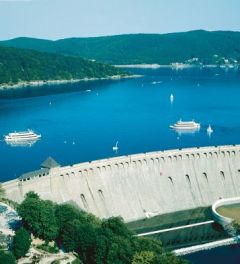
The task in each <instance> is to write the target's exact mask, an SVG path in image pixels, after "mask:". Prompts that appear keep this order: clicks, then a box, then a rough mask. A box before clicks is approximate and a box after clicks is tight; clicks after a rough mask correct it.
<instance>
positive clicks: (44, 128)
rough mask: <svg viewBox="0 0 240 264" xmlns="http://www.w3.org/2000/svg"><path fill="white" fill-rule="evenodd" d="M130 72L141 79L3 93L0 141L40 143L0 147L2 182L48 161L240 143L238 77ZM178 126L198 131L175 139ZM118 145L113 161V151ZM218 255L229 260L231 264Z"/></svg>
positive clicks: (207, 254)
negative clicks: (186, 123)
mask: <svg viewBox="0 0 240 264" xmlns="http://www.w3.org/2000/svg"><path fill="white" fill-rule="evenodd" d="M133 72H134V73H138V74H144V77H142V78H136V79H126V80H121V81H98V82H88V83H75V84H66V85H60V86H44V87H41V88H37V87H34V88H25V89H22V90H18V91H15V92H14V93H13V92H12V91H8V92H6V91H4V92H3V91H1V92H0V136H1V137H2V136H3V135H4V134H7V133H9V132H12V131H15V130H16V131H19V130H20V131H21V130H26V129H28V128H31V129H33V130H34V131H35V132H37V133H41V135H42V139H41V140H40V141H38V142H37V143H36V144H34V145H33V146H32V147H11V146H9V145H7V144H6V143H5V142H4V141H3V140H1V141H0V168H1V174H0V181H5V180H10V179H13V178H15V177H18V176H19V175H21V174H22V173H24V172H27V171H31V170H34V169H38V168H39V165H40V164H41V162H42V161H43V160H45V159H46V158H47V157H48V156H52V157H53V158H54V159H56V160H57V161H58V162H59V163H61V164H62V165H68V164H74V163H78V162H83V161H89V160H95V159H100V158H107V157H113V156H116V155H127V154H133V153H141V152H148V151H157V150H164V149H174V148H183V147H194V146H207V145H224V144H238V143H240V138H239V135H240V118H239V117H240V103H239V99H240V72H239V71H234V70H229V71H225V70H224V69H202V70H201V69H185V70H180V71H176V70H171V69H158V70H151V69H149V70H146V69H145V70H143V69H141V70H140V69H139V70H133ZM87 90H91V92H87ZM171 93H172V94H173V95H174V102H173V104H171V103H170V99H169V97H170V94H171ZM180 118H182V119H183V120H188V119H195V120H196V121H198V122H200V123H201V130H200V131H199V132H197V133H195V134H182V135H178V134H177V133H176V132H174V131H172V130H170V129H169V125H170V124H173V123H175V122H176V121H177V120H178V119H180ZM208 124H211V125H212V128H213V129H214V132H213V133H212V135H211V137H209V136H208V135H207V133H206V129H207V126H208ZM117 140H118V141H119V152H118V154H115V153H114V152H113V151H112V146H113V145H114V144H115V142H116V141H117ZM239 253H240V250H239V249H238V250H236V249H232V248H229V247H226V248H220V249H214V250H211V251H204V252H199V253H196V254H193V255H189V256H188V257H187V258H188V259H190V260H191V261H193V262H194V263H196V264H198V263H199V264H200V263H218V264H221V263H224V264H225V263H239V262H237V258H238V259H239ZM224 254H231V256H232V258H233V259H232V260H231V261H230V262H229V261H228V259H224ZM234 258H235V259H234Z"/></svg>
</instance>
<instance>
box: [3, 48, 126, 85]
mask: <svg viewBox="0 0 240 264" xmlns="http://www.w3.org/2000/svg"><path fill="white" fill-rule="evenodd" d="M119 74H122V72H121V71H120V70H118V69H116V68H114V67H112V66H109V65H106V64H101V63H96V62H91V61H88V60H84V59H81V58H79V57H70V56H63V55H58V54H50V53H42V52H37V51H33V50H24V49H17V48H7V47H0V84H15V83H18V82H21V81H25V82H28V81H38V80H43V81H48V80H70V79H83V78H102V77H108V76H113V75H119Z"/></svg>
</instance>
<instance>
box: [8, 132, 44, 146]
mask: <svg viewBox="0 0 240 264" xmlns="http://www.w3.org/2000/svg"><path fill="white" fill-rule="evenodd" d="M40 138H41V135H37V134H36V133H35V132H34V131H33V130H30V129H29V130H27V131H22V132H13V133H9V134H8V135H6V136H4V140H5V141H6V142H7V143H10V142H29V141H36V140H38V139H40Z"/></svg>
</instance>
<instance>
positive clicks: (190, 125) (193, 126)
mask: <svg viewBox="0 0 240 264" xmlns="http://www.w3.org/2000/svg"><path fill="white" fill-rule="evenodd" d="M170 128H172V129H175V130H185V131H188V130H199V129H200V124H199V123H196V122H194V121H193V120H192V121H182V120H179V121H178V122H177V123H176V124H174V125H171V126H170Z"/></svg>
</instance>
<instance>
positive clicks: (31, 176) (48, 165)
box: [18, 157, 60, 181]
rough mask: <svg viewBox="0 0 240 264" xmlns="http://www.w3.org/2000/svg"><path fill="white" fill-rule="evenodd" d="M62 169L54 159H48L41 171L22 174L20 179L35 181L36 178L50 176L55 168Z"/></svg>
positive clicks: (42, 165)
mask: <svg viewBox="0 0 240 264" xmlns="http://www.w3.org/2000/svg"><path fill="white" fill-rule="evenodd" d="M58 167H60V164H58V163H57V162H56V161H55V160H54V159H53V158H52V157H48V158H47V159H46V160H45V161H44V162H43V163H42V164H41V168H40V169H39V170H35V171H31V172H27V173H24V174H22V175H21V176H20V177H19V178H18V179H19V180H20V181H27V180H31V179H34V178H35V177H40V178H41V177H44V176H47V175H49V172H50V171H51V170H52V169H53V168H58Z"/></svg>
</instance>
